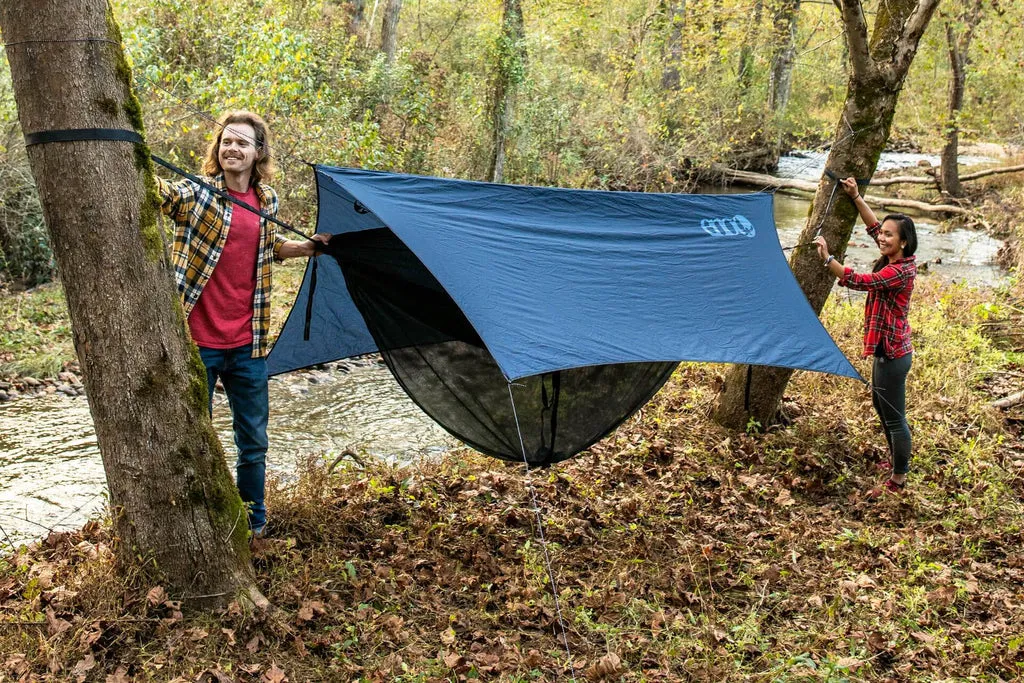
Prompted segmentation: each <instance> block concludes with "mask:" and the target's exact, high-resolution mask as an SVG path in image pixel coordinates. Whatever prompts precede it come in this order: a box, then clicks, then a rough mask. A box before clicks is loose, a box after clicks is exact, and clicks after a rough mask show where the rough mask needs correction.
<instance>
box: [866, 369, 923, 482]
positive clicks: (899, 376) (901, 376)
mask: <svg viewBox="0 0 1024 683" xmlns="http://www.w3.org/2000/svg"><path fill="white" fill-rule="evenodd" d="M912 355H913V354H909V353H908V354H907V355H905V356H900V357H899V358H880V357H878V356H875V364H874V366H873V367H872V369H871V401H872V403H874V406H875V412H876V413H878V418H879V419H880V420H881V421H882V430H883V431H884V432H885V440H886V441H887V442H888V443H889V453H891V454H892V471H893V472H895V473H897V474H906V473H907V472H908V471H909V470H910V425H908V424H907V373H909V372H910V362H911V357H912Z"/></svg>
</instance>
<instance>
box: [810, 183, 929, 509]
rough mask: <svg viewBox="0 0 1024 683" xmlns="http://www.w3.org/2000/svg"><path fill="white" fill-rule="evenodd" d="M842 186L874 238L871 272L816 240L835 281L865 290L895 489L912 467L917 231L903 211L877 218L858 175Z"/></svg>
mask: <svg viewBox="0 0 1024 683" xmlns="http://www.w3.org/2000/svg"><path fill="white" fill-rule="evenodd" d="M842 186H843V190H844V191H845V192H846V194H848V195H849V196H850V198H851V199H852V200H853V203H854V204H855V205H856V206H857V210H858V211H859V212H860V217H861V219H862V220H863V221H864V224H865V225H867V229H868V234H869V235H871V237H872V238H873V239H874V240H875V242H876V243H877V244H878V250H879V251H880V252H881V256H880V257H879V259H878V261H876V262H875V265H874V268H872V272H870V273H855V272H854V271H853V268H846V267H845V266H843V264H842V263H840V262H839V261H837V260H836V258H835V257H834V256H832V255H831V254H829V253H828V245H827V244H826V242H825V238H824V237H817V238H815V240H814V243H815V245H816V246H817V247H818V254H819V255H820V256H821V258H822V259H823V260H824V261H825V267H826V268H828V269H829V271H830V272H831V273H832V274H833V275H835V276H836V277H837V278H839V284H840V285H842V286H843V287H849V288H850V289H858V290H862V291H866V292H867V293H868V298H867V302H866V303H865V307H864V355H865V356H874V365H873V366H872V370H871V398H872V402H873V403H874V406H875V412H877V413H878V417H879V419H880V420H881V422H882V429H883V431H884V432H885V440H886V441H887V442H888V444H889V455H890V462H889V463H887V464H888V465H889V466H890V468H891V471H890V474H889V478H888V479H887V480H886V481H885V484H884V485H883V486H884V488H885V490H887V491H889V492H892V493H899V492H900V491H902V490H903V489H904V487H905V486H906V481H907V472H909V470H910V447H911V443H910V426H909V425H908V424H907V414H906V385H907V373H909V372H910V363H911V358H912V356H913V352H914V348H913V346H911V344H910V324H909V323H908V322H907V313H908V312H909V310H910V295H911V293H912V292H913V291H914V278H915V277H916V275H917V266H916V265H915V263H914V259H915V257H914V252H915V251H917V231H916V230H915V228H914V221H912V220H910V218H908V217H907V216H904V215H903V214H890V215H888V216H886V217H885V219H883V220H882V221H881V222H879V221H878V219H877V218H875V213H874V212H873V211H872V210H871V207H869V206H868V205H867V204H866V203H865V202H864V199H863V198H862V197H861V196H860V193H859V192H858V190H857V181H856V180H855V179H854V178H846V179H844V180H843V181H842Z"/></svg>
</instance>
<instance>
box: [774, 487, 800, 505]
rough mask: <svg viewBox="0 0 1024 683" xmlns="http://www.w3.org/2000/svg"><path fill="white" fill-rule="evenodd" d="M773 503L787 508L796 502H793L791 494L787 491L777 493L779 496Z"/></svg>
mask: <svg viewBox="0 0 1024 683" xmlns="http://www.w3.org/2000/svg"><path fill="white" fill-rule="evenodd" d="M775 502H776V503H778V504H779V505H781V506H783V507H787V508H788V507H790V506H791V505H796V501H795V500H793V494H791V493H790V492H789V489H782V490H781V491H779V495H778V496H776V497H775Z"/></svg>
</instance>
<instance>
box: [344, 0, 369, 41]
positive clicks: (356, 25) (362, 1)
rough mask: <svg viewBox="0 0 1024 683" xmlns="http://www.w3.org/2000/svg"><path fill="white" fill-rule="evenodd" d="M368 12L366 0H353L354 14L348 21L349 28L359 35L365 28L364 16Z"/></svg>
mask: <svg viewBox="0 0 1024 683" xmlns="http://www.w3.org/2000/svg"><path fill="white" fill-rule="evenodd" d="M365 13H366V0H352V16H351V18H350V19H349V22H348V30H349V31H350V32H351V33H352V35H354V36H357V37H358V36H359V34H360V32H362V30H363V18H364V15H365Z"/></svg>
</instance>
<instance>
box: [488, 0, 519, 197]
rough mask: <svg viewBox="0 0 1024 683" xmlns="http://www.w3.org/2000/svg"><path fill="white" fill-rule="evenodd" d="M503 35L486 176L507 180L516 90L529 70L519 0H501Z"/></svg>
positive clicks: (496, 78) (492, 103)
mask: <svg viewBox="0 0 1024 683" xmlns="http://www.w3.org/2000/svg"><path fill="white" fill-rule="evenodd" d="M501 6H502V24H501V34H500V35H499V36H498V45H497V53H498V54H497V57H498V64H497V69H496V70H495V77H494V90H493V93H492V96H491V97H492V99H491V124H492V131H493V139H494V145H493V147H492V150H491V152H492V153H491V159H490V168H488V170H487V179H488V180H490V181H491V182H492V183H501V182H504V181H505V149H506V146H507V143H508V138H509V135H510V132H511V130H512V115H513V112H514V110H515V103H516V90H517V89H518V88H519V84H520V83H522V82H523V78H524V76H525V72H526V45H525V36H524V35H523V7H522V5H521V4H520V3H519V0H502V3H501Z"/></svg>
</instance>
